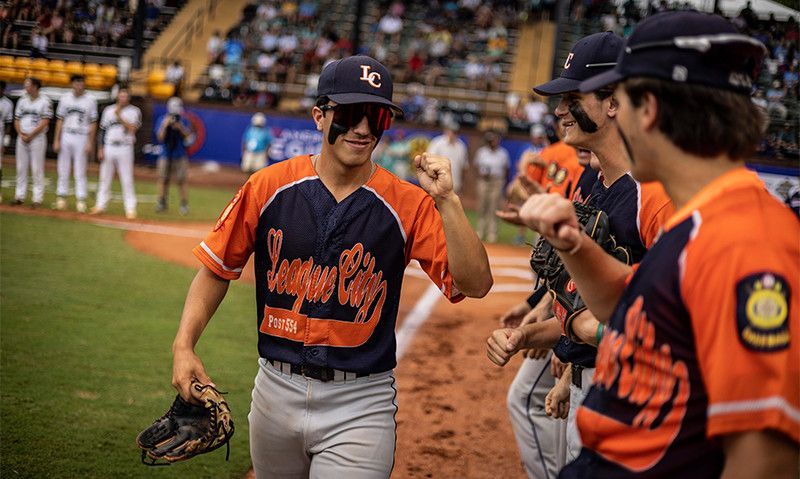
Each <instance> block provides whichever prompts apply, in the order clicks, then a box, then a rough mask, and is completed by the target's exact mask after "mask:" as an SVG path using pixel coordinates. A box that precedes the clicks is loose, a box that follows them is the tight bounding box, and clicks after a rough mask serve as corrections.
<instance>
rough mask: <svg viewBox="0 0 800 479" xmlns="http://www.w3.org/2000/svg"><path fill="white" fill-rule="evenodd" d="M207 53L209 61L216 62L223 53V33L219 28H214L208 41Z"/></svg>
mask: <svg viewBox="0 0 800 479" xmlns="http://www.w3.org/2000/svg"><path fill="white" fill-rule="evenodd" d="M206 53H207V54H208V63H214V62H216V61H217V59H218V58H219V55H220V53H222V33H221V32H220V31H219V30H214V33H213V34H212V35H211V38H209V39H208V43H206Z"/></svg>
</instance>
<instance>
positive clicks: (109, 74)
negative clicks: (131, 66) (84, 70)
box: [100, 65, 117, 84]
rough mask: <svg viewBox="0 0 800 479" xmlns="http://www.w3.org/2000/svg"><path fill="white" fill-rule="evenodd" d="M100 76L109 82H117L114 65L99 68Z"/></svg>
mask: <svg viewBox="0 0 800 479" xmlns="http://www.w3.org/2000/svg"><path fill="white" fill-rule="evenodd" d="M100 74H101V75H102V76H103V77H104V78H105V79H106V81H109V82H112V84H113V82H115V81H116V80H117V67H115V66H114V65H103V66H101V67H100Z"/></svg>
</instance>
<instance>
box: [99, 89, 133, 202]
mask: <svg viewBox="0 0 800 479" xmlns="http://www.w3.org/2000/svg"><path fill="white" fill-rule="evenodd" d="M116 109H117V105H116V104H113V105H109V106H107V107H106V108H105V109H104V110H103V115H102V116H101V117H100V128H101V129H103V130H105V136H104V138H103V154H104V155H105V156H104V159H103V162H102V163H100V186H99V187H98V190H97V204H96V205H95V208H97V209H100V210H104V209H105V208H106V205H107V204H108V200H109V199H110V197H111V181H112V180H113V179H114V169H115V168H116V169H117V170H118V171H119V182H120V185H121V186H122V196H123V204H124V206H125V212H126V213H131V212H133V213H135V212H136V191H135V190H134V187H133V146H134V144H135V143H136V135H135V134H134V133H131V132H129V131H128V129H127V128H125V126H124V125H123V124H122V123H121V122H120V121H119V118H118V117H117V113H116ZM120 117H121V118H123V119H124V120H125V121H126V122H127V123H131V124H133V125H135V126H136V127H137V128H139V127H140V126H141V125H142V112H141V110H139V108H137V107H135V106H133V105H128V106H126V107H125V108H123V109H122V110H121V111H120Z"/></svg>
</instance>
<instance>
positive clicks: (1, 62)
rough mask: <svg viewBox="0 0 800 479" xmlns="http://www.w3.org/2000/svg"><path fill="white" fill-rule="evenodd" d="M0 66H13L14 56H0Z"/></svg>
mask: <svg viewBox="0 0 800 479" xmlns="http://www.w3.org/2000/svg"><path fill="white" fill-rule="evenodd" d="M0 67H3V68H13V67H14V57H11V56H8V55H3V56H0Z"/></svg>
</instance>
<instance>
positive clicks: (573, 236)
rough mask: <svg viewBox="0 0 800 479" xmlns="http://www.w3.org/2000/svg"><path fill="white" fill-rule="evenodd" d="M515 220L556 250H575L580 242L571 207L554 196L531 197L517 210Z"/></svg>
mask: <svg viewBox="0 0 800 479" xmlns="http://www.w3.org/2000/svg"><path fill="white" fill-rule="evenodd" d="M519 218H520V220H521V221H522V222H523V224H525V226H527V227H529V228H531V229H532V230H534V231H537V232H539V234H541V235H542V236H544V238H545V239H546V240H547V241H548V242H549V243H550V244H551V245H552V246H553V248H555V249H557V250H559V251H575V250H576V249H577V248H578V247H579V246H580V242H581V241H582V240H583V236H582V227H581V225H580V224H579V223H578V217H577V215H576V214H575V207H574V206H573V204H572V202H571V201H570V200H568V199H566V198H564V197H563V196H561V195H559V194H557V193H548V194H540V195H533V196H531V197H530V198H528V200H527V201H526V202H525V203H524V204H523V205H522V207H521V208H520V210H519Z"/></svg>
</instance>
